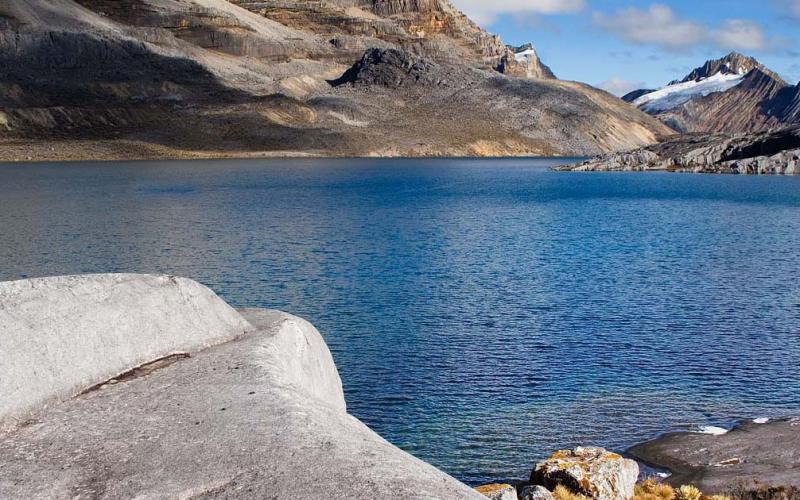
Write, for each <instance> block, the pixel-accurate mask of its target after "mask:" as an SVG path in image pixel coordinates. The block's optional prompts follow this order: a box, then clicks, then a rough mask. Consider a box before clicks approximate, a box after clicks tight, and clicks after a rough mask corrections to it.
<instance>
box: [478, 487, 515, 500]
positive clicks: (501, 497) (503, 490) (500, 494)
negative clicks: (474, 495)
mask: <svg viewBox="0 0 800 500" xmlns="http://www.w3.org/2000/svg"><path fill="white" fill-rule="evenodd" d="M475 491H477V492H478V493H480V494H481V495H483V496H484V497H486V498H489V499H491V500H518V499H517V489H516V488H515V487H513V486H512V485H510V484H501V483H497V484H487V485H484V486H479V487H477V488H475Z"/></svg>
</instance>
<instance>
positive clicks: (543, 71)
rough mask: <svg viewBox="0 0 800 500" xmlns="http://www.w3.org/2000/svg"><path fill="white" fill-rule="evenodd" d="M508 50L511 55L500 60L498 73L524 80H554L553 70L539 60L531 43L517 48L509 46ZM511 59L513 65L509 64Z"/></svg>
mask: <svg viewBox="0 0 800 500" xmlns="http://www.w3.org/2000/svg"><path fill="white" fill-rule="evenodd" d="M508 48H509V49H510V50H511V52H512V54H510V55H508V56H504V58H503V59H502V60H501V62H500V63H501V67H500V68H499V71H500V72H502V73H510V74H513V75H516V76H523V77H526V78H538V79H547V80H555V79H556V75H555V74H554V73H553V70H551V69H550V67H549V66H548V65H546V64H545V63H543V62H542V60H541V59H539V54H538V53H537V52H536V48H535V47H534V46H533V44H532V43H527V44H525V45H521V46H519V47H512V46H509V47H508ZM512 58H513V61H514V63H512V62H511V61H512Z"/></svg>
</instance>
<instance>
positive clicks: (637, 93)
mask: <svg viewBox="0 0 800 500" xmlns="http://www.w3.org/2000/svg"><path fill="white" fill-rule="evenodd" d="M650 92H655V89H639V90H634V91H633V92H629V93H627V94H625V95H624V96H622V100H623V101H625V102H633V101H635V100H636V99H638V98H640V97H642V96H643V95H645V94H649V93H650Z"/></svg>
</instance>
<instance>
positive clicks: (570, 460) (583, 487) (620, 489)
mask: <svg viewBox="0 0 800 500" xmlns="http://www.w3.org/2000/svg"><path fill="white" fill-rule="evenodd" d="M638 478H639V465H638V464H637V463H636V462H635V461H633V460H627V459H625V458H622V456H620V455H617V454H616V453H611V452H608V451H606V450H604V449H602V448H591V447H578V448H575V449H574V450H571V451H570V450H562V451H558V452H556V453H554V454H553V456H551V457H550V458H548V459H547V460H545V461H544V462H541V463H540V464H538V465H537V466H536V468H535V469H534V470H533V473H532V474H531V484H532V485H541V486H544V487H545V488H547V489H548V490H554V489H555V488H556V487H557V486H559V485H562V486H564V487H565V488H567V489H568V490H570V491H572V492H573V493H576V494H579V495H584V496H587V497H590V498H593V499H595V500H627V499H630V498H632V497H633V488H634V486H636V480H637V479H638Z"/></svg>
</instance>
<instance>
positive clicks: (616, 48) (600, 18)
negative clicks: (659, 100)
mask: <svg viewBox="0 0 800 500" xmlns="http://www.w3.org/2000/svg"><path fill="white" fill-rule="evenodd" d="M452 1H453V3H454V4H455V5H456V6H457V7H458V8H460V9H461V10H463V11H464V12H466V13H467V14H469V15H470V16H471V17H472V18H473V19H475V20H476V21H478V23H479V24H481V25H482V26H483V27H485V28H487V29H488V30H489V31H491V32H493V33H497V34H499V35H500V36H502V37H503V40H504V41H505V42H506V43H510V44H514V45H518V44H522V43H524V42H529V41H530V42H532V43H533V44H534V45H535V46H536V48H537V50H538V51H539V55H540V56H541V58H542V60H543V61H544V62H545V63H546V64H548V65H550V66H551V67H552V68H553V71H554V72H555V73H556V75H557V76H558V77H559V78H562V79H568V80H577V81H582V82H586V83H590V84H592V85H598V86H602V87H604V88H606V89H607V90H609V91H612V92H614V93H616V94H622V93H624V92H625V91H627V90H630V89H633V88H640V87H642V86H644V87H649V88H655V87H659V86H662V85H664V84H666V83H667V82H669V81H671V80H674V79H676V78H678V77H683V76H685V75H686V74H687V73H689V72H690V71H691V69H692V68H695V67H697V66H700V65H701V64H702V63H703V62H705V61H706V60H707V59H714V58H718V57H721V56H723V55H725V54H727V53H729V52H731V51H732V50H736V51H738V52H741V53H743V54H747V55H752V56H754V57H756V58H757V59H759V60H760V61H761V62H762V63H764V64H765V65H767V66H768V67H769V68H771V69H773V70H774V71H777V72H778V73H780V74H781V76H783V77H784V78H785V79H786V80H788V81H789V82H790V83H797V82H798V81H800V0H660V1H656V2H649V1H646V0H645V1H642V0H452Z"/></svg>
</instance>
